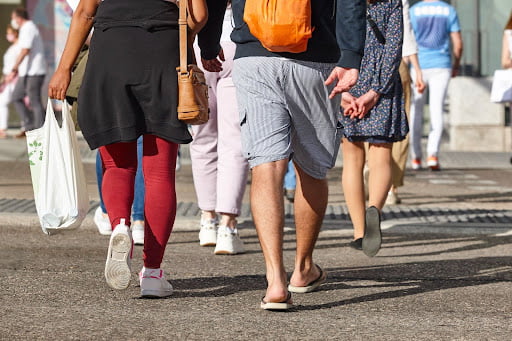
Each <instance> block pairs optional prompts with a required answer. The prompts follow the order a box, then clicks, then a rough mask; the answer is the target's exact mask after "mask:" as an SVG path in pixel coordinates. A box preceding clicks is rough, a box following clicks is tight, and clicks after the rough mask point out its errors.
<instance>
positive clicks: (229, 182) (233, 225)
mask: <svg viewBox="0 0 512 341" xmlns="http://www.w3.org/2000/svg"><path fill="white" fill-rule="evenodd" d="M219 21H221V22H222V34H221V38H220V44H221V50H220V51H215V52H218V55H219V58H218V59H215V60H214V61H211V59H212V58H215V57H217V54H215V52H214V55H213V56H210V53H211V52H210V51H209V50H208V49H207V48H206V49H204V48H203V46H204V45H205V42H206V43H208V40H210V39H212V33H213V34H218V31H213V30H212V29H210V27H215V26H216V25H217V24H218V22H219ZM231 22H232V11H231V6H230V5H228V8H227V9H226V13H225V15H224V18H223V17H222V16H219V17H211V18H210V19H209V20H208V22H207V23H206V25H205V27H204V28H203V30H201V32H199V34H198V39H197V42H198V44H197V45H195V50H196V60H197V61H198V64H199V66H200V67H201V68H202V69H204V66H203V61H204V63H205V64H209V65H208V66H209V69H210V70H212V68H215V70H217V71H213V72H210V71H207V70H205V78H206V83H207V84H208V102H209V108H210V119H209V120H208V122H207V123H205V124H202V125H195V126H192V136H193V138H194V140H193V141H192V143H191V144H190V159H191V161H192V173H193V176H194V186H195V190H196V194H197V202H198V206H199V208H200V209H201V221H200V231H199V244H200V245H201V246H215V250H214V254H216V255H234V254H240V253H244V252H245V248H244V243H243V241H242V239H241V238H240V235H239V232H238V229H237V219H236V218H237V217H238V216H239V215H240V212H241V207H242V199H243V197H244V193H245V188H246V186H247V175H248V170H249V166H248V164H247V160H246V158H245V157H244V155H243V154H242V140H241V137H240V123H239V119H238V106H237V100H236V91H235V86H234V84H233V79H232V77H231V72H232V69H233V58H234V55H235V47H236V46H235V44H234V43H233V42H232V41H231V39H230V37H229V36H230V34H231V32H232V31H233V27H232V24H231ZM214 32H215V33H214ZM203 56H204V57H205V58H207V59H204V58H203ZM214 63H215V65H212V64H214ZM217 214H219V217H218V216H217ZM219 218H220V220H219Z"/></svg>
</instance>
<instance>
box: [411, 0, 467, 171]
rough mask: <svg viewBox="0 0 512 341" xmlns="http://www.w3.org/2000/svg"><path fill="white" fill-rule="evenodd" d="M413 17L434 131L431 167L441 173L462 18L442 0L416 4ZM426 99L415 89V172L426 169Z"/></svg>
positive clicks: (429, 145) (429, 152)
mask: <svg viewBox="0 0 512 341" xmlns="http://www.w3.org/2000/svg"><path fill="white" fill-rule="evenodd" d="M410 17H411V23H412V27H413V29H414V35H415V37H416V41H417V42H418V58H419V61H420V67H421V70H422V73H423V81H424V82H425V84H426V88H427V90H428V97H429V114H430V132H429V134H428V142H427V155H428V157H427V166H428V167H429V168H430V169H431V170H433V171H438V170H440V169H441V166H440V164H439V148H440V144H441V137H442V134H443V105H444V100H445V97H446V91H447V89H448V83H449V82H450V78H451V77H455V76H457V74H458V72H459V66H460V59H461V57H462V37H461V33H460V26H459V19H458V17H457V12H456V11H455V8H453V7H452V6H451V5H449V4H447V3H446V2H444V1H438V0H423V1H420V2H418V3H416V4H415V5H414V6H412V7H411V9H410ZM450 41H451V44H450ZM450 46H451V50H452V51H451V52H450ZM452 55H453V60H452ZM411 77H412V79H413V81H415V79H416V74H415V72H414V70H411ZM426 99H427V91H424V92H420V91H419V90H418V89H415V90H414V96H413V105H412V107H411V137H410V138H411V146H412V148H411V159H412V165H411V166H412V168H413V169H420V168H421V167H422V161H423V160H422V158H423V152H422V148H421V137H422V135H423V134H422V132H423V108H424V106H425V103H426Z"/></svg>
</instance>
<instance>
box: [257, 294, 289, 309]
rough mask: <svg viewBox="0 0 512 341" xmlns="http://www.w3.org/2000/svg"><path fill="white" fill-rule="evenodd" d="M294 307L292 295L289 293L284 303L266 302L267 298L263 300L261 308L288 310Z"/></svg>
mask: <svg viewBox="0 0 512 341" xmlns="http://www.w3.org/2000/svg"><path fill="white" fill-rule="evenodd" d="M291 307H293V302H292V294H291V293H290V292H289V293H288V296H286V299H285V300H284V301H282V302H265V296H263V297H262V298H261V303H260V308H261V309H265V310H288V309H290V308H291Z"/></svg>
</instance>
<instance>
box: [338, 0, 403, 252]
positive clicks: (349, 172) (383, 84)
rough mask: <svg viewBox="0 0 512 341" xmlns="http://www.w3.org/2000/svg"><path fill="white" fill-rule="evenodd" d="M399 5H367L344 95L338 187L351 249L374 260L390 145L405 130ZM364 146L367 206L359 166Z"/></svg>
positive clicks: (397, 2)
mask: <svg viewBox="0 0 512 341" xmlns="http://www.w3.org/2000/svg"><path fill="white" fill-rule="evenodd" d="M402 20H403V19H402V2H401V0H390V1H387V2H382V1H375V0H369V1H368V20H367V21H368V24H367V29H366V43H365V48H364V57H363V61H362V64H361V72H360V75H359V79H358V81H357V84H356V85H355V86H354V87H353V88H352V89H351V90H350V91H349V92H345V93H343V95H342V104H341V107H342V108H341V110H340V113H341V122H342V126H343V135H344V136H343V143H342V150H343V175H342V184H343V191H344V194H345V201H346V202H347V206H348V210H349V213H350V219H351V220H352V224H353V226H354V240H353V241H352V242H351V246H352V247H354V248H356V249H362V250H363V251H364V253H365V254H366V255H367V256H370V257H373V256H375V255H376V254H377V252H378V251H379V249H380V247H381V239H382V237H381V229H380V216H381V211H382V207H383V206H384V203H385V201H386V198H387V194H388V190H389V188H390V186H391V147H392V145H393V143H394V142H396V141H401V140H403V139H404V138H405V136H406V135H407V133H408V131H409V127H408V124H407V118H406V116H405V111H404V104H403V98H402V84H401V81H400V76H399V73H398V68H399V65H400V61H401V59H402V37H403V30H402V27H403V23H402ZM365 142H368V143H369V148H368V167H369V179H368V190H369V198H368V207H366V206H365V191H364V181H363V168H364V164H365V160H366V155H365V154H366V153H365V148H364V143H365Z"/></svg>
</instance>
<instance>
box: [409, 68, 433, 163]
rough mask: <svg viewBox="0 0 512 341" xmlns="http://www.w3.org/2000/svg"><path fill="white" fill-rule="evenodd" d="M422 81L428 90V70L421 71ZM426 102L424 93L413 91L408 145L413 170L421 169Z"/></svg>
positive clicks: (413, 77)
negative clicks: (409, 144) (409, 145)
mask: <svg viewBox="0 0 512 341" xmlns="http://www.w3.org/2000/svg"><path fill="white" fill-rule="evenodd" d="M422 73H423V81H424V82H425V85H426V86H427V87H428V88H429V89H430V86H429V75H430V73H429V70H428V69H427V70H422ZM411 77H412V79H413V81H414V80H415V77H416V75H415V73H414V71H411ZM426 100H427V96H426V91H423V92H422V93H420V92H418V90H417V89H413V96H412V103H411V114H410V117H411V120H410V122H409V126H410V131H409V136H410V143H411V147H412V148H411V158H412V160H413V169H418V168H420V167H421V158H422V156H423V154H422V150H421V137H422V135H423V108H424V106H425V103H426Z"/></svg>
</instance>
